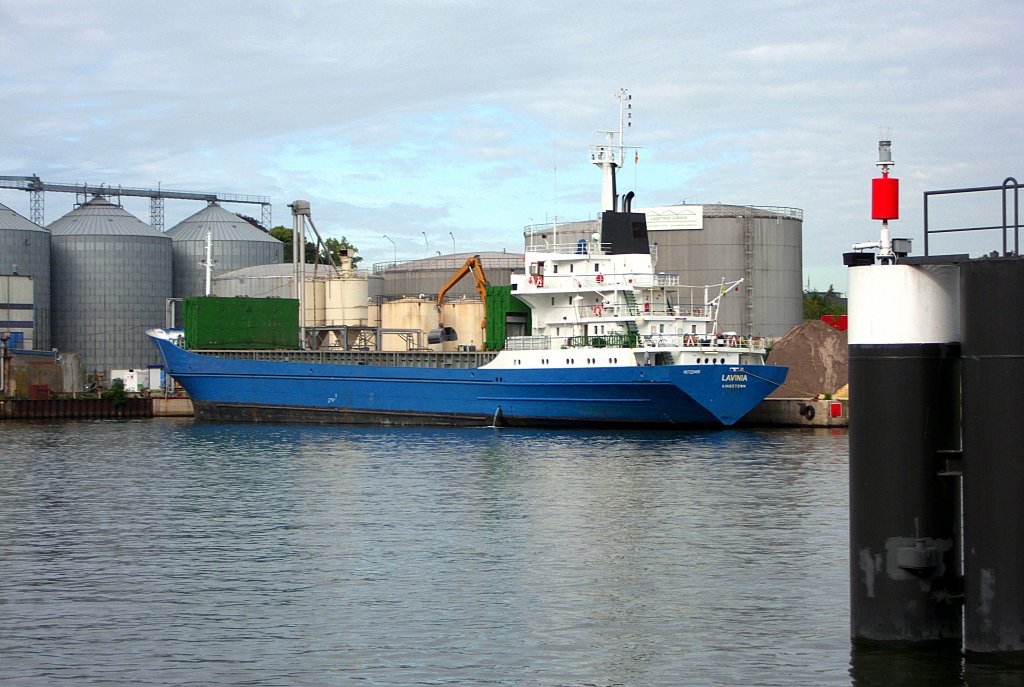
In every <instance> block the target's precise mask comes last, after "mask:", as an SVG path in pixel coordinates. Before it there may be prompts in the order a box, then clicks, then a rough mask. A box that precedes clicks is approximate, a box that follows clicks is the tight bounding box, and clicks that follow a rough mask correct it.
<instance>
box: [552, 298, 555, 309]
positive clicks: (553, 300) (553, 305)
mask: <svg viewBox="0 0 1024 687" xmlns="http://www.w3.org/2000/svg"><path fill="white" fill-rule="evenodd" d="M551 307H552V308H553V307H555V297H554V296H552V297H551Z"/></svg>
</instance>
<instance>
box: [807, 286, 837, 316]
mask: <svg viewBox="0 0 1024 687" xmlns="http://www.w3.org/2000/svg"><path fill="white" fill-rule="evenodd" d="M845 314H846V299H844V298H843V297H842V296H840V295H839V294H837V293H836V292H835V289H834V288H833V287H832V285H831V284H829V287H828V291H826V292H824V293H822V292H821V291H805V292H804V319H805V320H820V319H821V316H822V315H845Z"/></svg>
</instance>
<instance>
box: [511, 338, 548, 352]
mask: <svg viewBox="0 0 1024 687" xmlns="http://www.w3.org/2000/svg"><path fill="white" fill-rule="evenodd" d="M505 349H506V350H509V351H547V350H550V349H551V337H550V336H509V337H507V338H506V339H505Z"/></svg>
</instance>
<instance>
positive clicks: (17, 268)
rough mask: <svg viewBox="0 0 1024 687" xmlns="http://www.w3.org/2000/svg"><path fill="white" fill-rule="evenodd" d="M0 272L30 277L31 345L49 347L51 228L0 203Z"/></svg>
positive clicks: (42, 347)
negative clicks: (49, 230) (31, 307)
mask: <svg viewBox="0 0 1024 687" xmlns="http://www.w3.org/2000/svg"><path fill="white" fill-rule="evenodd" d="M0 260H2V261H3V262H2V263H0V275H2V274H19V275H23V276H27V277H32V299H33V301H34V304H35V314H34V317H33V318H32V319H33V321H34V323H35V327H34V340H33V348H35V349H37V350H44V351H45V350H48V349H49V348H50V232H48V231H46V230H45V229H43V228H42V227H40V226H39V225H38V224H36V223H35V222H32V221H30V220H28V219H25V218H24V217H22V216H21V215H19V214H18V213H16V212H15V211H14V210H11V209H10V208H9V207H7V206H6V205H3V204H0Z"/></svg>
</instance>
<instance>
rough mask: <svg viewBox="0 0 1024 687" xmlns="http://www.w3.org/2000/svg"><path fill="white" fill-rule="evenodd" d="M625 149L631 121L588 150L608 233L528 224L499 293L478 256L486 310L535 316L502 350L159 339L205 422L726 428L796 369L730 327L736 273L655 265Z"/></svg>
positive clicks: (437, 340)
mask: <svg viewBox="0 0 1024 687" xmlns="http://www.w3.org/2000/svg"><path fill="white" fill-rule="evenodd" d="M622 156H623V146H622V145H621V131H620V138H619V144H618V145H616V144H614V143H613V138H612V134H609V139H608V143H607V144H606V145H602V146H594V147H592V149H591V160H592V162H594V163H595V164H597V165H598V166H600V167H602V168H603V170H604V172H605V177H604V189H603V192H602V198H603V200H602V206H603V207H604V211H603V212H602V213H601V216H600V225H599V231H597V232H595V233H594V234H592V235H591V236H590V237H589V238H580V237H578V236H571V237H570V238H569V240H566V239H565V236H564V233H563V236H562V237H561V238H560V237H559V231H558V227H557V226H552V227H546V228H541V229H537V228H529V229H528V230H527V232H526V237H525V238H526V240H525V244H526V250H525V253H524V263H523V271H522V273H521V274H513V275H512V278H511V285H506V286H504V287H496V288H495V287H492V288H491V290H492V291H496V290H501V289H502V288H503V289H504V294H505V296H506V298H505V299H504V300H502V299H492V298H490V297H488V296H489V295H490V294H485V293H484V287H485V286H486V280H485V279H481V278H480V277H481V275H480V274H479V270H480V266H479V265H476V266H475V270H476V271H475V272H474V276H475V277H476V278H477V281H478V290H480V291H481V295H482V296H485V302H486V303H488V304H489V306H488V308H487V310H486V311H485V316H486V320H488V321H492V322H495V321H496V322H501V323H503V322H504V321H505V318H506V316H507V314H508V310H509V308H508V305H509V304H510V303H514V304H515V306H516V309H517V310H523V311H526V312H527V313H528V321H529V325H528V328H527V329H526V330H525V331H527V332H528V333H526V334H524V335H519V336H507V337H504V336H503V337H502V338H501V340H500V341H490V340H489V342H488V346H487V347H486V348H493V349H496V350H484V351H470V350H455V351H444V350H436V349H431V350H408V351H380V350H331V349H324V350H289V349H279V350H257V349H250V350H189V349H188V347H187V346H185V345H184V337H182V335H181V332H175V331H168V330H160V329H157V330H150V332H148V333H149V336H150V337H151V338H152V340H153V342H154V343H155V345H156V346H157V348H158V349H159V350H160V353H161V354H162V356H163V359H164V361H165V364H166V368H167V372H168V373H169V374H170V375H171V376H172V377H173V378H174V379H175V380H177V381H178V383H180V384H181V385H182V386H183V387H184V388H185V390H186V391H187V392H188V395H189V397H190V398H191V399H192V403H193V407H194V409H195V414H196V417H198V418H200V419H204V420H228V421H281V422H308V423H342V424H382V425H420V426H424V425H439V426H522V427H548V426H580V427H683V426H714V427H722V426H728V425H732V424H733V423H735V422H737V421H738V420H739V419H740V418H742V417H743V416H744V415H746V414H747V413H748V412H749V411H750V410H752V409H753V408H754V407H755V406H756V405H757V404H758V403H760V402H761V401H762V400H763V399H764V398H765V396H767V395H768V394H769V393H771V392H772V391H774V390H775V389H776V388H777V387H778V386H779V385H780V384H781V383H782V382H783V381H784V380H785V376H786V372H787V370H786V368H784V367H779V366H771V365H766V364H765V355H766V349H765V343H766V342H765V341H764V340H763V339H761V338H758V337H755V336H749V335H746V336H744V335H740V334H738V333H734V332H723V331H720V328H719V326H718V314H719V308H720V305H721V303H722V299H724V298H726V297H727V296H728V294H729V293H730V292H731V291H733V290H734V289H739V288H740V285H741V283H742V280H734V281H725V280H724V279H723V280H722V282H721V283H718V284H712V285H700V286H687V285H683V284H681V283H680V281H679V277H678V275H673V274H664V273H658V272H656V271H655V264H654V259H653V257H652V254H651V246H650V243H649V240H648V232H647V223H646V217H645V216H644V214H643V213H640V212H633V211H632V209H631V205H632V199H633V193H632V192H630V193H629V194H626V195H625V196H624V197H623V198H622V199H621V207H619V206H620V199H619V198H618V195H617V194H616V193H615V188H614V187H615V169H616V167H618V166H619V165H620V164H621V160H622ZM296 205H297V206H298V205H300V202H298V201H297V203H296ZM465 268H466V270H470V271H472V270H473V269H474V265H472V264H470V263H467V266H465ZM442 297H443V294H442ZM439 303H440V297H439ZM497 303H504V304H505V305H496V304H497ZM524 306H525V307H524ZM500 331H502V332H504V328H500ZM456 338H457V333H456V332H455V331H454V330H453V329H452V328H451V327H445V326H444V325H443V324H441V323H439V326H438V328H437V329H435V330H433V331H432V332H430V335H429V337H428V341H429V343H431V344H433V345H438V344H440V345H441V347H442V348H443V347H444V344H445V342H447V341H451V340H453V339H456ZM298 340H299V338H298V337H296V341H298Z"/></svg>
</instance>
